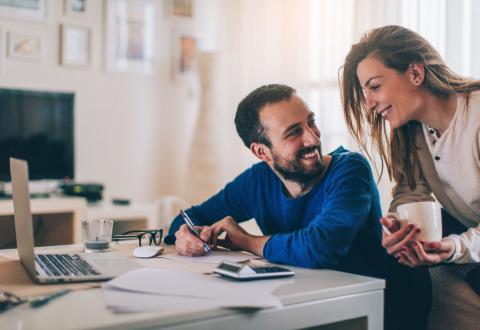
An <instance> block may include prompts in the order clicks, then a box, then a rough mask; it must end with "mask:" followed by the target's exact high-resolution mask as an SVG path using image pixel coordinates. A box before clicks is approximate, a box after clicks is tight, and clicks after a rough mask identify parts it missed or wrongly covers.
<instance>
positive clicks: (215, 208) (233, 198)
mask: <svg viewBox="0 0 480 330" xmlns="http://www.w3.org/2000/svg"><path fill="white" fill-rule="evenodd" d="M254 172H255V166H254V167H252V168H250V169H248V170H246V171H245V172H243V173H242V174H240V175H239V176H238V177H236V178H235V179H234V180H233V181H232V182H230V183H228V184H227V185H226V186H225V188H223V189H222V190H220V191H219V192H218V193H216V194H215V195H213V196H212V197H210V198H209V199H207V200H206V201H205V202H203V203H202V204H200V205H195V206H192V207H191V208H189V209H188V210H186V212H187V213H188V215H189V216H190V218H191V219H192V221H193V223H194V224H195V225H197V226H210V225H212V224H213V223H215V222H217V221H219V220H221V219H223V218H225V217H227V216H231V217H233V218H234V219H235V221H237V222H243V221H246V220H250V219H251V218H252V213H251V212H250V209H249V208H248V205H251V203H249V201H248V198H252V193H251V189H252V187H253V186H254V184H253V180H254V177H255V173H254ZM183 224H184V221H183V219H182V217H181V216H180V215H177V216H176V217H175V219H173V222H172V224H171V225H170V228H169V230H168V235H167V236H166V237H165V243H166V244H174V243H175V232H176V231H177V230H178V229H179V228H180V226H181V225H183Z"/></svg>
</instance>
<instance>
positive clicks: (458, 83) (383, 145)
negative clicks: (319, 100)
mask: <svg viewBox="0 0 480 330" xmlns="http://www.w3.org/2000/svg"><path fill="white" fill-rule="evenodd" d="M370 55H373V56H375V57H376V58H378V59H379V60H381V61H382V62H383V64H384V65H385V66H386V67H388V68H391V69H394V70H396V71H397V72H398V73H404V72H405V71H406V70H407V69H408V67H409V66H410V64H412V63H417V64H422V65H423V66H424V68H425V79H424V81H423V84H422V87H423V88H425V89H427V90H428V91H430V92H431V93H433V94H435V95H436V96H438V97H441V98H448V97H449V96H450V95H452V94H465V95H466V96H467V99H468V96H469V94H470V92H471V91H474V90H478V89H480V81H479V80H473V79H469V78H464V77H461V76H459V75H457V74H456V73H455V72H453V71H452V70H451V69H450V68H449V67H448V66H447V65H446V64H445V62H444V61H443V60H442V58H441V57H440V54H439V53H438V52H437V51H436V50H435V48H433V47H432V45H430V43H429V42H428V41H427V40H425V39H424V38H422V37H421V36H420V35H419V34H417V33H415V32H413V31H411V30H409V29H407V28H404V27H401V26H396V25H390V26H384V27H380V28H376V29H373V30H371V31H369V32H367V33H365V34H364V35H363V36H362V38H361V39H360V42H359V43H357V44H354V45H353V46H352V48H351V49H350V52H349V53H348V55H347V57H346V59H345V64H344V65H343V67H342V68H341V69H340V74H339V77H340V88H341V96H342V103H343V113H344V116H345V121H346V123H347V126H348V129H349V131H350V133H352V135H353V136H354V138H355V140H356V141H357V142H358V144H359V145H360V148H361V149H362V150H363V151H364V152H366V153H367V155H368V157H369V158H370V159H372V157H371V151H369V150H370V148H367V136H370V137H371V139H372V143H373V146H374V148H375V149H376V150H377V151H378V153H379V154H380V161H381V171H380V176H381V175H382V174H383V169H384V165H386V167H387V170H388V175H389V177H390V179H392V177H393V179H394V181H395V183H396V185H398V184H400V183H401V182H402V181H403V180H406V182H407V183H408V185H409V186H410V188H411V189H415V176H414V173H415V168H416V166H417V163H418V156H417V152H416V150H417V149H418V147H417V146H416V143H415V136H416V131H417V127H418V126H419V123H418V122H414V121H411V122H408V123H407V124H405V125H403V126H402V127H399V128H397V129H393V130H391V131H390V137H388V134H387V128H386V126H385V121H384V120H383V118H382V117H381V116H379V115H378V114H377V113H375V111H368V109H367V108H366V104H365V96H364V93H363V90H362V86H361V84H360V82H359V80H358V77H357V66H358V64H359V63H360V62H361V61H362V60H363V59H365V58H366V57H368V56H370Z"/></svg>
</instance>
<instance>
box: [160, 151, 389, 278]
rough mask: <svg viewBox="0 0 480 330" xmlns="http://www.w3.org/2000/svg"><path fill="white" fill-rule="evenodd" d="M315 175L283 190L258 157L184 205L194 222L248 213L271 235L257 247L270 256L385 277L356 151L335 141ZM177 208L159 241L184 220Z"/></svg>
mask: <svg viewBox="0 0 480 330" xmlns="http://www.w3.org/2000/svg"><path fill="white" fill-rule="evenodd" d="M331 155H332V161H331V163H330V166H329V167H328V170H327V173H326V174H325V176H324V178H323V179H322V181H320V182H319V183H317V184H316V185H315V186H314V187H313V188H312V189H311V190H310V191H309V192H308V193H307V194H305V195H303V196H301V197H298V198H290V197H288V196H286V194H285V191H284V189H285V188H284V186H283V184H282V182H281V181H280V179H279V178H278V177H277V175H276V174H275V173H274V172H273V171H272V170H271V169H270V167H269V166H268V165H267V164H266V163H264V162H261V163H257V164H255V165H253V166H252V167H251V168H249V169H247V170H246V171H245V172H243V173H242V174H240V175H239V176H238V177H237V178H235V180H233V181H232V182H230V183H228V184H227V185H226V186H225V188H224V189H223V190H221V191H220V192H218V193H217V194H216V195H214V196H212V197H211V198H209V199H208V200H207V201H205V202H204V203H202V204H200V205H197V206H194V207H192V208H190V209H189V210H187V212H188V214H189V215H190V216H191V217H192V219H193V221H194V222H195V223H196V224H197V225H211V224H213V223H215V222H216V221H218V220H221V219H223V218H224V217H226V216H232V217H233V218H234V219H235V220H236V221H237V222H243V221H246V220H249V219H252V218H255V219H256V221H257V223H258V226H259V227H260V229H261V230H262V232H263V234H264V235H271V238H270V239H269V240H268V241H267V243H266V244H265V246H264V249H263V254H264V256H265V258H266V259H267V260H269V261H271V262H276V263H284V264H289V265H294V266H301V267H308V268H329V269H336V270H341V271H346V272H351V273H357V274H363V275H369V276H377V277H384V264H385V252H384V249H383V248H382V247H381V244H380V241H381V229H380V224H379V218H380V216H381V208H380V203H379V195H378V190H377V187H376V184H375V181H374V178H373V176H372V173H371V170H370V166H369V165H368V162H367V161H366V160H365V158H364V157H363V156H361V155H360V154H358V153H353V152H350V151H347V150H345V149H344V148H342V147H339V148H338V149H337V150H335V151H334V152H332V153H331ZM183 223H184V222H183V220H182V219H181V217H179V216H177V217H176V218H175V219H174V221H173V223H172V225H171V227H170V230H169V236H167V237H166V238H165V242H166V243H168V244H173V243H174V241H175V237H174V235H173V234H174V233H175V232H176V231H177V230H178V228H179V227H180V226H181V225H182V224H183Z"/></svg>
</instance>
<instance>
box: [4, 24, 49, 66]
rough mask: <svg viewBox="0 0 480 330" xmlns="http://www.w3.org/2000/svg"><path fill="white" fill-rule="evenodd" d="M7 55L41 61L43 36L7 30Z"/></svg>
mask: <svg viewBox="0 0 480 330" xmlns="http://www.w3.org/2000/svg"><path fill="white" fill-rule="evenodd" d="M8 57H11V58H17V59H23V60H33V61H41V60H42V58H43V37H42V36H40V35H37V34H30V33H20V32H15V31H9V32H8Z"/></svg>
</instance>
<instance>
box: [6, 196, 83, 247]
mask: <svg viewBox="0 0 480 330" xmlns="http://www.w3.org/2000/svg"><path fill="white" fill-rule="evenodd" d="M31 210H32V216H33V228H34V240H35V246H46V245H61V244H72V243H79V242H81V241H82V228H81V220H82V219H85V218H86V215H87V202H86V200H85V199H84V198H80V197H68V198H65V197H52V198H38V199H37V198H35V199H32V200H31ZM15 241H16V240H15V222H14V218H13V202H12V200H11V199H8V200H0V249H4V248H12V247H15V246H16V242H15Z"/></svg>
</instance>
